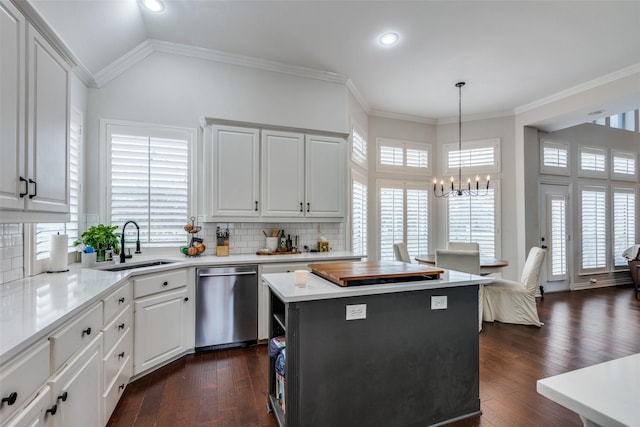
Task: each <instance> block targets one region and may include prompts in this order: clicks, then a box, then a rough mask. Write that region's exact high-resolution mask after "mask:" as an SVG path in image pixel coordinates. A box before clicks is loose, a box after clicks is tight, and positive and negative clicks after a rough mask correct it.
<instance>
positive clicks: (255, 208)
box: [203, 125, 260, 216]
mask: <svg viewBox="0 0 640 427" xmlns="http://www.w3.org/2000/svg"><path fill="white" fill-rule="evenodd" d="M259 135H260V134H259V131H258V129H249V128H240V127H231V126H217V125H214V126H213V127H212V131H211V139H212V141H211V147H210V151H211V162H210V164H209V166H207V165H206V164H205V170H206V169H207V168H208V169H209V170H208V171H207V172H209V174H211V175H210V176H211V182H210V183H207V182H205V183H204V186H203V187H204V192H205V198H208V199H210V203H209V205H210V206H209V209H208V211H209V212H208V213H209V214H210V215H212V216H259V215H260V210H259V209H260V208H259V199H258V197H259V185H260V163H259V158H260V138H259ZM205 163H206V162H205Z"/></svg>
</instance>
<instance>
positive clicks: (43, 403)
mask: <svg viewBox="0 0 640 427" xmlns="http://www.w3.org/2000/svg"><path fill="white" fill-rule="evenodd" d="M52 406H53V405H51V387H49V386H48V385H46V386H44V387H42V388H41V389H40V391H39V392H38V395H37V396H36V397H35V399H33V400H32V401H31V402H30V403H29V405H27V407H26V408H24V410H22V411H20V413H19V414H18V415H16V417H15V418H14V419H13V420H11V421H10V422H9V423H8V424H3V425H4V426H5V427H33V426H41V425H53V422H51V423H48V424H45V423H46V421H45V419H46V418H47V415H48V414H47V409H49V408H51V407H52ZM56 409H57V408H56Z"/></svg>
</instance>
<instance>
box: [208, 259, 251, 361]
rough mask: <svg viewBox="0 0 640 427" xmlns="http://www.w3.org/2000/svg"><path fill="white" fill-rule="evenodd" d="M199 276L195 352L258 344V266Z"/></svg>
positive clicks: (210, 270)
mask: <svg viewBox="0 0 640 427" xmlns="http://www.w3.org/2000/svg"><path fill="white" fill-rule="evenodd" d="M196 275H197V283H196V350H197V351H203V350H211V349H215V348H225V347H234V346H241V345H248V344H252V343H255V342H256V341H257V339H258V266H256V265H248V266H237V267H216V268H199V269H197V272H196Z"/></svg>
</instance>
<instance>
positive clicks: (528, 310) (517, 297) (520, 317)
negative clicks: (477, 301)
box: [482, 246, 547, 327]
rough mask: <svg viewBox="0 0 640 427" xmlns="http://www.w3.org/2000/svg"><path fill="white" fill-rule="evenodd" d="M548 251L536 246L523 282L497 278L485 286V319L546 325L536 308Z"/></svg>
mask: <svg viewBox="0 0 640 427" xmlns="http://www.w3.org/2000/svg"><path fill="white" fill-rule="evenodd" d="M546 252H547V251H545V250H544V249H541V248H538V247H535V246H534V247H533V248H531V250H530V251H529V255H528V256H527V261H526V262H525V264H524V268H523V269H522V276H521V277H520V282H515V281H513V280H504V279H496V280H494V281H493V283H490V284H488V285H486V286H485V287H484V292H483V294H484V295H483V299H484V302H483V307H482V313H483V317H482V318H483V320H484V321H485V322H493V321H495V320H497V321H498V322H503V323H515V324H519V325H534V326H538V327H540V326H542V325H544V323H542V322H541V321H540V318H539V317H538V309H537V307H536V297H535V294H536V289H537V288H538V286H539V278H540V269H542V263H543V262H544V257H545V254H546Z"/></svg>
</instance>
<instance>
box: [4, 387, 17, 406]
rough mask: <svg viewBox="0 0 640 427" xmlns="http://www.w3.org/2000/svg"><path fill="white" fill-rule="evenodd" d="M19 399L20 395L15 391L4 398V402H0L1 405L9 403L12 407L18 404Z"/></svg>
mask: <svg viewBox="0 0 640 427" xmlns="http://www.w3.org/2000/svg"><path fill="white" fill-rule="evenodd" d="M17 398H18V393H16V392H15V391H14V392H11V393H10V394H9V396H7V397H3V398H2V402H0V404H2V403H4V402H7V405H9V406H11V405H13V404H14V403H16V399H17Z"/></svg>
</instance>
